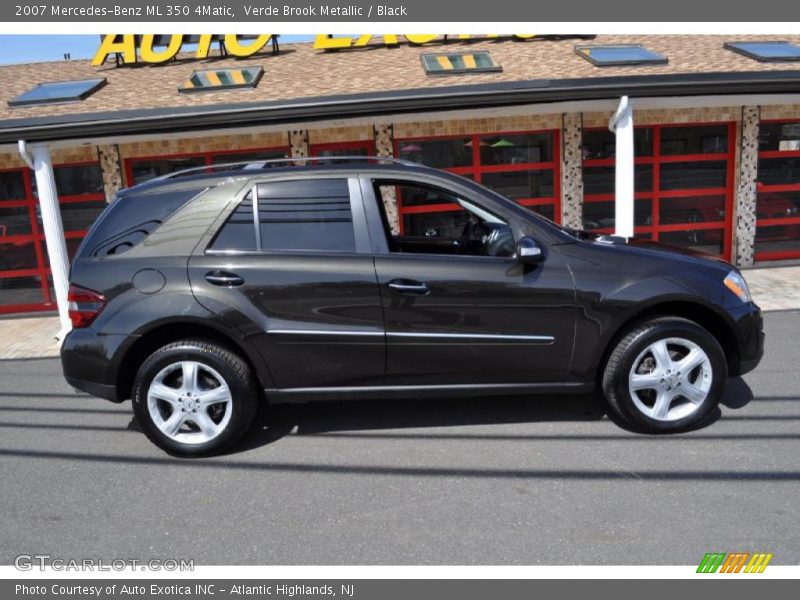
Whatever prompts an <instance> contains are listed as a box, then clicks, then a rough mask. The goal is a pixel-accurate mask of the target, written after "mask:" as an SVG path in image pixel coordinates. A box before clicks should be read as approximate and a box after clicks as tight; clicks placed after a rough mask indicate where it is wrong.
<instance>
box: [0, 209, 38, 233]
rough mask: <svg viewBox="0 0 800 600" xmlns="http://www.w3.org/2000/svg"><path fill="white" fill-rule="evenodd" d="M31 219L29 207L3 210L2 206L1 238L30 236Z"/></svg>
mask: <svg viewBox="0 0 800 600" xmlns="http://www.w3.org/2000/svg"><path fill="white" fill-rule="evenodd" d="M31 231H32V230H31V217H30V213H29V212H28V207H27V206H20V207H15V208H2V205H0V237H6V236H9V235H30V234H31Z"/></svg>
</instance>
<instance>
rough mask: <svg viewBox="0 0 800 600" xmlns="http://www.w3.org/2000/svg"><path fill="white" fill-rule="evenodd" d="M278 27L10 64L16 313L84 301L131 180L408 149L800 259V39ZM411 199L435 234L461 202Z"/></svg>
mask: <svg viewBox="0 0 800 600" xmlns="http://www.w3.org/2000/svg"><path fill="white" fill-rule="evenodd" d="M146 37H147V36H146ZM158 37H161V36H157V38H158ZM164 37H166V36H164ZM173 37H175V38H177V37H178V36H173ZM186 37H187V38H188V36H186ZM267 37H268V36H261V37H257V36H252V38H255V39H251V40H250V41H249V42H247V43H251V44H252V46H250V47H249V48H248V47H247V43H246V41H245V40H242V41H241V43H236V44H235V48H234V47H231V46H233V45H234V41H233V40H226V39H225V38H224V37H223V36H215V37H214V38H213V43H212V44H211V46H210V48H209V49H208V50H209V51H208V52H207V53H201V54H207V56H203V57H198V56H197V54H198V53H197V52H195V51H194V46H191V47H189V46H185V47H184V51H182V52H179V53H177V54H175V56H174V57H170V58H168V59H166V60H162V59H164V57H165V56H166V53H167V52H172V51H176V50H177V46H175V45H174V44H173V45H170V44H171V40H170V39H155V40H154V39H152V38H151V39H150V40H149V42H148V43H150V42H152V44H151V46H152V47H150V48H149V51H148V52H145V53H142V51H141V50H142V49H141V47H140V46H141V43H142V40H141V39H138V38H137V40H136V43H137V46H136V48H137V50H136V52H137V55H136V56H132V55H131V54H130V53H127V54H126V53H124V52H120V53H119V54H110V55H109V56H108V58H107V59H106V60H105V61H104V62H103V63H102V64H97V65H93V64H92V61H90V60H85V61H84V60H64V61H60V62H47V63H27V64H19V65H8V66H0V313H4V314H10V313H20V312H31V311H43V310H51V311H54V310H56V309H57V308H58V307H59V305H63V304H64V303H63V301H62V302H61V303H59V299H62V300H63V298H64V295H65V288H64V284H63V279H64V277H65V273H66V267H65V265H66V264H67V260H68V257H71V256H72V255H73V253H74V252H75V250H76V249H77V247H78V245H79V244H80V241H81V239H82V238H83V236H84V235H85V234H86V231H87V230H88V228H89V227H90V226H91V224H92V222H93V221H94V220H95V218H96V217H97V216H98V215H99V214H100V212H101V211H102V210H103V208H104V206H105V205H106V203H108V202H112V201H113V200H114V197H115V193H116V192H117V190H118V189H120V188H121V187H126V186H131V185H134V184H136V183H140V182H143V181H146V180H148V179H151V178H153V177H157V176H159V175H164V174H167V173H170V172H172V171H175V170H178V169H182V168H187V167H196V166H204V165H209V166H210V165H214V164H219V163H224V162H231V161H251V160H252V161H256V160H261V159H269V158H283V157H288V158H300V157H315V156H338V155H347V156H352V155H370V156H383V157H390V156H393V157H396V158H402V159H407V160H411V161H415V162H421V163H424V164H428V165H431V166H434V167H438V168H442V169H447V170H450V171H452V172H455V173H459V174H461V175H463V176H465V177H469V178H471V179H474V180H475V181H479V182H481V183H482V184H484V185H486V186H488V187H491V188H493V189H495V190H497V191H498V192H500V193H502V194H504V195H506V196H508V197H510V198H512V199H514V200H515V201H517V202H519V203H520V204H522V205H524V206H526V207H528V208H529V209H530V210H532V211H535V212H537V213H540V214H542V215H544V216H546V217H548V218H550V219H553V220H554V221H556V222H558V223H562V224H564V225H567V226H569V227H577V228H585V229H589V230H593V231H598V232H621V233H629V232H631V230H632V233H633V234H634V235H636V236H639V237H643V238H649V239H653V240H658V241H661V242H665V243H669V244H674V245H678V246H684V247H690V248H695V249H697V250H700V251H703V252H707V253H709V254H713V255H717V256H720V257H722V258H725V259H727V260H730V261H732V262H734V263H735V264H737V265H739V266H751V265H754V264H755V265H758V264H763V263H764V262H767V261H769V262H773V261H785V260H792V259H798V258H800V62H797V61H800V36H779V37H774V36H759V37H752V36H711V35H700V36H699V35H686V36H679V35H670V36H666V35H664V36H662V35H653V36H629V35H598V36H540V37H537V36H533V37H532V36H506V37H503V36H500V37H495V38H486V37H479V36H473V37H471V38H469V39H465V37H464V36H457V35H450V36H436V37H435V39H430V38H431V37H432V36H409V38H410V39H406V38H404V37H403V36H398V37H397V39H394V38H393V36H374V37H373V38H371V39H367V37H361V38H353V39H352V40H347V39H345V41H341V40H340V39H339V38H337V40H338V41H335V42H334V41H331V40H329V41H328V42H327V43H326V42H325V37H324V36H322V37H321V38H319V39H318V41H317V42H316V43H314V42H310V43H300V44H278V43H276V41H277V40H276V39H275V38H272V39H267ZM183 41H189V42H191V41H196V40H187V39H186V38H184V40H183ZM175 43H177V42H175ZM334 45H336V46H339V47H338V48H330V47H325V46H334ZM256 46H258V47H259V49H258V51H255V52H252V53H250V52H251V50H252V49H253V48H255V47H256ZM348 46H349V47H348ZM172 53H174V52H172ZM248 53H249V55H248V56H241V55H242V54H248ZM236 54H239V55H240V56H236ZM155 60H162V62H158V63H155V62H154V61H155ZM621 132H622V134H624V135H625V136H627V137H624V138H623V137H620V135H621ZM623 140H624V143H623ZM631 141H632V143H631ZM618 149H619V151H617V150H618ZM618 172H619V173H621V174H622V176H624V177H627V179H626V180H627V181H630V182H632V186H630V187H631V188H632V189H629V190H627V191H626V192H625V193H623V191H621V189H620V184H617V183H616V181H617V174H618ZM621 202H624V204H620V203H621ZM620 207H622V208H623V209H624V210H622V211H620ZM391 208H393V209H394V210H393V211H392V216H393V218H395V219H396V220H397V223H398V225H399V227H400V228H401V230H403V231H404V232H408V233H416V234H419V235H425V234H427V233H428V232H431V231H435V230H436V228H437V227H439V226H440V225H442V224H443V223H447V221H448V219H452V217H453V214H454V213H456V212H457V211H459V210H460V207H459V206H458V205H448V204H440V203H434V204H426V203H424V202H422V203H421V202H418V201H417V202H415V203H414V204H413V205H409V206H404V205H402V202H401V203H400V204H399V205H396V206H395V207H391ZM395 211H396V212H395ZM620 215H623V216H624V217H625V219H626V222H627V223H628V228H627V229H626V228H625V227H621V226H620V219H621V218H622V217H621V216H620ZM626 215H627V216H626Z"/></svg>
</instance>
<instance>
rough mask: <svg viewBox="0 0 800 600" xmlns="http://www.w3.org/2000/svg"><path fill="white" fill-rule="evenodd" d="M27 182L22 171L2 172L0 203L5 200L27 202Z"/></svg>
mask: <svg viewBox="0 0 800 600" xmlns="http://www.w3.org/2000/svg"><path fill="white" fill-rule="evenodd" d="M25 198H27V194H26V193H25V181H24V179H23V178H22V171H5V172H0V202H2V201H3V200H25Z"/></svg>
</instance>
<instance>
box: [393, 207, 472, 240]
mask: <svg viewBox="0 0 800 600" xmlns="http://www.w3.org/2000/svg"><path fill="white" fill-rule="evenodd" d="M467 217H468V213H467V211H465V210H463V209H460V210H449V211H440V212H429V213H412V214H405V215H403V235H405V236H415V237H422V236H424V237H430V238H446V239H458V238H459V237H460V236H461V233H462V232H463V231H464V226H465V225H466V223H467Z"/></svg>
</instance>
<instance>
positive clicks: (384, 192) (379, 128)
mask: <svg viewBox="0 0 800 600" xmlns="http://www.w3.org/2000/svg"><path fill="white" fill-rule="evenodd" d="M373 136H374V139H375V155H376V156H382V157H386V158H390V157H392V156H394V127H392V125H391V124H388V125H386V124H385V125H375V128H374V131H373ZM381 201H382V202H383V206H384V210H385V211H386V219H387V221H389V227H390V228H391V230H392V233H393V234H394V235H397V234H398V233H400V217H399V215H398V214H397V196H396V194H395V189H394V188H393V187H385V188H383V189H381Z"/></svg>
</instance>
